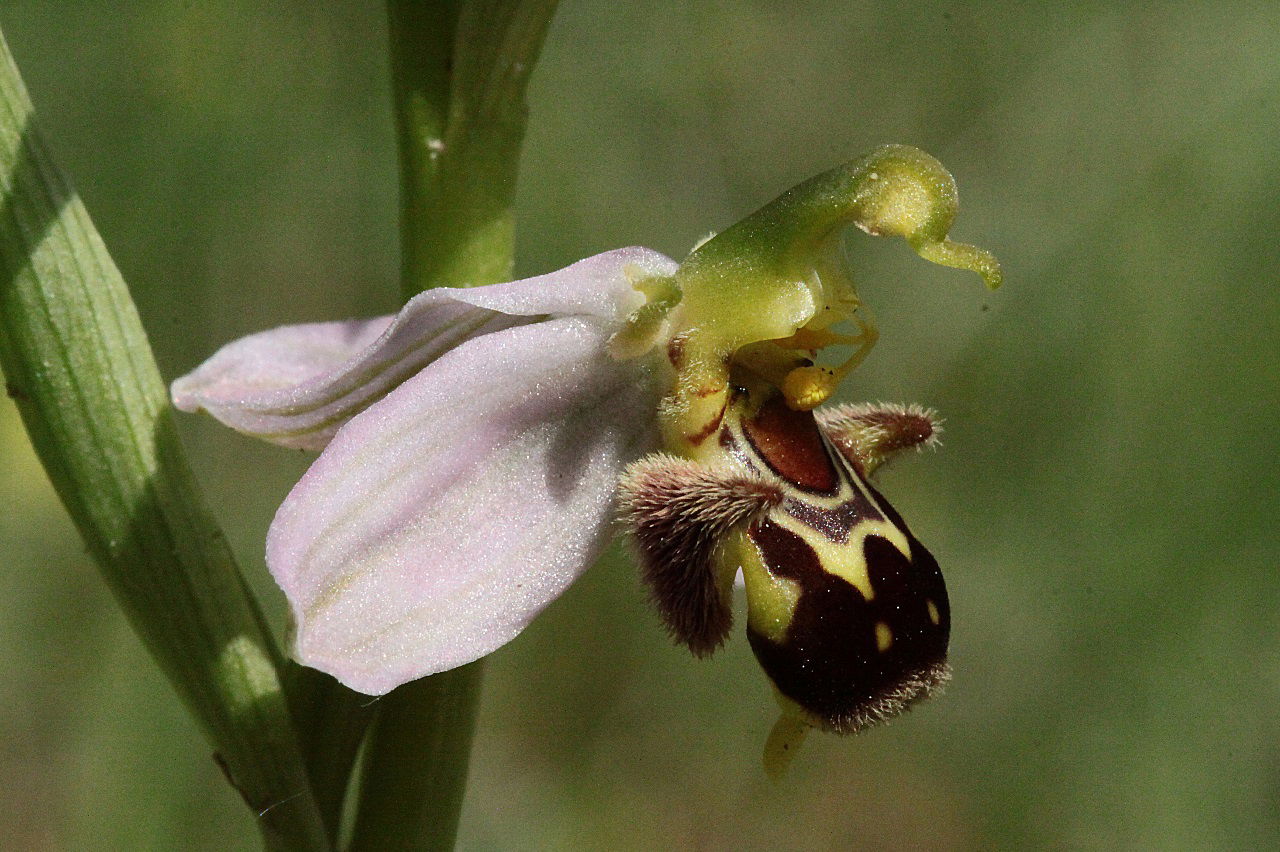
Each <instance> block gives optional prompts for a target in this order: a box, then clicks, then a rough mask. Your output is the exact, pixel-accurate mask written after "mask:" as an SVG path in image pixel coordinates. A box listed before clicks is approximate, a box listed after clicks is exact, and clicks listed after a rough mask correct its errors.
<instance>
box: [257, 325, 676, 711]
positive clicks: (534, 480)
mask: <svg viewBox="0 0 1280 852" xmlns="http://www.w3.org/2000/svg"><path fill="white" fill-rule="evenodd" d="M612 329H613V324H612V323H609V322H602V321H601V320H597V319H588V318H581V317H580V318H566V319H553V320H548V321H546V322H541V323H535V324H530V325H524V326H519V327H516V328H511V329H507V330H505V331H499V332H495V333H492V334H488V335H485V336H483V337H477V338H475V339H473V340H471V341H469V342H467V343H465V344H463V345H462V346H461V347H459V348H458V349H456V350H454V351H452V352H449V353H448V354H446V355H444V356H443V357H441V358H440V359H439V360H437V361H436V362H434V363H433V364H431V365H429V366H428V367H426V368H425V369H424V370H423V371H422V372H421V373H419V374H418V375H416V376H415V377H413V378H411V379H410V380H408V381H406V382H405V383H404V384H402V385H401V386H400V387H399V388H397V389H396V390H394V391H392V392H391V393H390V394H388V395H387V396H386V397H385V398H384V399H383V400H382V401H380V402H379V403H377V404H376V405H373V406H371V407H370V408H368V409H367V410H366V411H364V412H363V413H362V414H359V415H358V416H356V417H355V418H354V419H352V420H351V421H350V422H349V423H348V424H347V425H346V426H345V427H344V428H343V429H342V430H341V431H339V432H338V434H337V435H336V436H335V438H334V439H333V441H332V442H331V443H330V444H329V446H328V448H327V449H326V450H325V451H324V452H323V453H322V454H321V455H320V457H319V458H318V459H317V460H316V462H315V464H314V465H312V467H311V469H310V470H309V471H308V472H307V473H306V475H305V476H304V477H303V478H302V480H301V481H300V482H299V483H298V484H297V485H296V486H295V487H294V489H293V491H292V492H291V493H290V494H289V496H288V498H287V499H286V500H285V502H284V504H283V505H282V506H281V507H280V511H279V512H278V513H277V515H276V518H275V521H274V522H273V523H272V526H271V530H270V532H269V534H268V537H267V563H268V565H269V567H270V569H271V572H272V574H273V575H274V576H275V579H276V581H277V582H278V583H279V584H280V587H281V588H282V589H284V592H285V595H286V596H287V597H288V599H289V603H290V606H291V609H292V612H293V616H294V620H295V631H296V632H295V648H294V652H295V655H296V657H297V659H298V660H299V661H300V662H301V663H303V664H305V665H308V666H312V667H314V668H317V669H320V670H322V671H325V672H328V673H329V674H331V675H333V676H334V677H336V678H337V679H338V680H340V681H341V682H343V683H344V684H346V685H347V686H349V687H351V688H352V689H355V690H358V691H360V692H364V693H367V694H372V695H380V694H383V693H385V692H387V691H389V690H391V689H392V688H394V687H396V686H397V685H399V684H402V683H405V682H406V681H409V680H413V679H415V678H419V677H422V676H424V675H429V674H433V673H435V672H439V671H443V670H446V669H450V668H454V667H456V666H459V665H462V664H464V663H467V662H470V661H472V660H475V659H477V658H479V657H481V656H483V655H485V654H487V653H489V652H490V651H493V650H494V649H496V648H498V647H499V646H501V645H503V644H504V643H506V642H507V641H509V640H510V639H511V638H512V637H514V636H515V635H516V634H517V633H519V632H520V630H521V629H523V628H524V626H525V625H526V624H528V623H529V621H530V620H531V619H532V618H533V617H534V616H535V615H537V614H538V612H540V611H541V610H542V609H543V608H544V607H546V606H547V604H549V603H550V602H551V601H552V600H554V599H555V598H556V597H557V596H559V595H560V593H561V592H563V591H564V589H565V588H567V587H568V585H569V584H570V583H572V582H573V580H574V579H575V578H576V577H577V576H578V575H579V574H580V573H581V572H582V571H583V570H585V569H586V568H587V567H588V566H589V565H590V564H591V563H592V562H593V561H594V560H595V559H596V558H597V556H598V555H599V552H600V549H601V548H602V546H603V544H604V542H605V541H606V539H607V535H608V530H609V525H610V517H611V511H612V505H613V492H614V489H615V486H616V480H617V476H618V473H619V471H620V470H621V469H622V467H623V466H624V465H625V464H626V463H628V462H629V461H631V460H633V459H635V458H637V457H639V456H640V455H641V454H642V453H644V452H646V451H648V450H649V449H651V448H652V445H653V442H654V441H655V440H656V425H655V422H656V421H655V410H656V406H657V400H658V396H659V391H658V389H657V388H656V386H655V381H654V379H652V378H651V377H650V375H649V374H648V372H647V370H646V369H645V368H644V367H643V365H642V363H641V362H639V361H623V362H618V361H614V360H613V359H612V358H610V356H609V355H608V354H607V351H606V342H607V340H608V337H609V335H610V334H611V332H612Z"/></svg>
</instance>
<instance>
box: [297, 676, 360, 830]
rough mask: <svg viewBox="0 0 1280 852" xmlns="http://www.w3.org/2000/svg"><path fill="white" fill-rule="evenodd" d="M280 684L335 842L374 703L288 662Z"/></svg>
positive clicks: (312, 782) (315, 791) (328, 677)
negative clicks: (285, 695)
mask: <svg viewBox="0 0 1280 852" xmlns="http://www.w3.org/2000/svg"><path fill="white" fill-rule="evenodd" d="M284 684H285V693H286V694H287V695H288V696H289V704H290V706H291V707H292V708H293V719H294V723H295V725H296V726H297V730H298V735H299V738H300V740H301V745H302V753H303V758H304V759H305V761H306V765H307V774H308V776H309V777H310V778H311V789H312V791H313V793H314V795H315V799H316V805H317V807H319V809H320V815H321V816H322V817H323V818H324V822H325V829H326V830H327V831H328V833H329V839H330V841H331V842H333V843H335V845H336V843H337V839H338V832H339V830H340V828H341V826H342V813H343V809H344V805H345V803H346V798H347V788H348V787H349V786H350V781H351V770H352V768H353V767H354V766H355V762H356V755H357V754H358V753H359V751H360V743H361V742H362V741H363V740H364V737H365V733H366V732H367V731H368V728H369V724H370V723H371V722H372V721H373V719H374V715H375V713H376V710H377V706H378V703H379V702H378V701H377V699H375V698H373V697H371V696H368V695H362V694H361V693H359V692H354V691H352V690H350V689H348V688H347V687H345V686H343V685H342V684H340V683H338V682H337V681H336V680H334V679H333V678H332V677H330V676H329V675H327V674H325V673H323V672H320V671H316V670H315V669H311V668H307V667H305V666H300V665H298V664H297V663H295V662H293V661H289V662H286V663H285V665H284Z"/></svg>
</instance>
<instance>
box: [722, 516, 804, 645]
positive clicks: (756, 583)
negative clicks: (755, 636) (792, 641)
mask: <svg viewBox="0 0 1280 852" xmlns="http://www.w3.org/2000/svg"><path fill="white" fill-rule="evenodd" d="M721 552H722V559H723V560H725V561H728V562H731V563H736V564H738V565H740V566H741V567H742V584H743V585H744V586H745V587H746V591H747V623H748V624H749V625H750V626H751V629H752V630H754V631H755V632H756V633H759V634H760V635H761V636H764V637H765V638H766V639H770V640H772V641H774V642H777V643H779V644H781V643H783V642H785V641H786V640H787V628H788V627H790V626H791V618H792V616H793V615H795V611H796V603H797V602H799V600H800V586H799V584H797V583H796V582H795V581H794V580H788V579H787V578H786V577H775V576H774V575H773V574H772V573H770V571H769V569H768V568H766V567H765V564H764V560H763V559H761V558H760V550H759V548H757V547H756V546H755V544H754V543H753V542H752V541H751V538H750V537H749V536H748V535H747V534H746V533H745V532H736V533H733V535H732V537H731V538H730V540H729V541H728V542H726V544H725V546H724V549H723V550H722V551H721ZM722 564H723V563H722Z"/></svg>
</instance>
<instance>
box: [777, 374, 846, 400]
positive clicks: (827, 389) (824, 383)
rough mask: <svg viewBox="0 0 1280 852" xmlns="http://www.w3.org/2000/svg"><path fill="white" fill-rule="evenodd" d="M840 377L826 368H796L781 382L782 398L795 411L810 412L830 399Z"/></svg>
mask: <svg viewBox="0 0 1280 852" xmlns="http://www.w3.org/2000/svg"><path fill="white" fill-rule="evenodd" d="M839 384H840V377H839V376H837V375H836V371H835V370H832V369H830V368H828V367H796V368H795V369H794V370H792V371H791V372H789V373H787V376H786V378H784V379H783V380H782V396H783V398H784V399H786V401H787V406H788V407H789V408H792V409H794V410H795V411H812V410H813V409H815V408H817V407H818V406H819V405H822V403H824V402H826V401H827V400H828V399H830V398H831V394H832V393H834V392H835V389H836V386H837V385H839Z"/></svg>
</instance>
